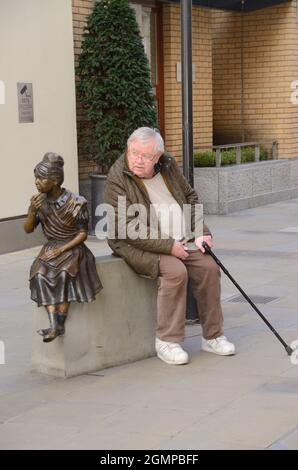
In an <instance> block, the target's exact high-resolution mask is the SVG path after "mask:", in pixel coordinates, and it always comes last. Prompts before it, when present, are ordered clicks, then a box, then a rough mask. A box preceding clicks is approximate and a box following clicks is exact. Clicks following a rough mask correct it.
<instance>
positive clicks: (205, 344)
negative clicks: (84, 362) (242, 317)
mask: <svg viewBox="0 0 298 470" xmlns="http://www.w3.org/2000/svg"><path fill="white" fill-rule="evenodd" d="M119 198H120V199H119ZM123 198H125V201H126V204H127V209H128V210H127V212H126V213H125V215H123V214H121V217H122V219H123V217H124V218H125V224H126V228H129V226H131V225H133V224H134V222H135V224H134V225H133V227H134V229H136V228H139V229H140V233H141V232H142V236H139V237H137V236H135V233H136V232H133V233H129V230H127V231H126V235H125V236H123V234H121V236H120V235H119V232H116V235H115V238H110V237H109V239H108V242H109V245H110V247H111V248H112V250H113V251H114V253H115V254H116V255H118V256H120V257H121V258H123V259H124V260H125V261H126V262H127V263H128V264H129V265H130V266H131V267H132V268H133V269H134V271H135V272H136V273H138V274H139V275H142V276H146V277H149V278H152V279H156V278H157V279H158V293H157V328H156V341H155V347H156V352H157V356H158V357H159V358H160V359H161V360H163V361H164V362H166V363H168V364H186V363H187V362H188V361H189V357H188V354H187V352H186V351H184V350H183V349H182V347H181V346H180V344H179V343H181V342H182V341H183V339H184V329H185V312H186V295H187V281H188V276H189V277H190V278H191V280H192V286H193V294H194V297H195V299H196V302H197V306H198V311H199V314H200V321H201V326H202V349H203V350H204V351H208V352H212V353H215V354H220V355H226V356H227V355H232V354H234V353H235V347H234V345H233V344H232V343H230V342H229V341H228V340H227V338H226V337H225V336H223V329H222V328H223V315H222V309H221V305H220V271H219V268H218V266H217V264H216V263H215V261H214V260H213V259H212V258H211V257H210V255H208V254H206V253H205V250H204V248H203V247H202V243H203V241H205V242H206V243H207V244H208V245H209V246H210V247H212V246H213V242H212V235H211V233H210V231H209V229H208V227H207V226H206V225H205V224H204V225H203V224H201V225H203V231H201V232H200V233H198V231H197V227H195V226H196V225H197V220H196V214H197V213H198V211H195V210H194V209H195V207H196V205H198V197H197V194H196V192H195V191H194V190H193V189H192V187H191V186H190V185H189V184H188V182H187V181H186V179H185V178H184V177H183V175H182V174H181V172H180V170H179V168H178V165H177V163H176V161H175V159H174V158H172V157H170V156H169V155H168V154H166V153H165V149H164V142H163V139H162V137H161V135H160V134H159V133H158V131H156V130H155V129H151V128H148V127H141V128H139V129H137V130H136V131H135V132H133V133H132V135H131V136H130V137H129V139H128V141H127V150H126V153H125V155H123V156H121V157H120V158H119V159H118V160H117V161H116V162H115V163H114V165H113V166H112V167H111V169H110V172H109V175H108V178H107V183H106V197H105V199H106V203H108V204H110V205H112V206H113V208H114V210H115V214H116V221H115V227H116V228H117V226H118V221H119V218H120V209H119V207H120V206H119V200H122V201H123ZM132 204H134V206H133V207H134V208H135V207H138V206H135V204H139V207H141V208H142V207H143V208H145V209H146V211H145V212H146V216H145V218H144V216H143V218H141V219H140V212H142V211H140V210H132V211H130V210H129V207H132V206H131V205H132ZM185 204H188V205H189V206H190V208H191V216H190V217H189V219H190V225H191V227H190V228H191V232H190V231H189V230H188V231H187V230H186V231H184V232H183V231H182V232H181V231H179V228H180V227H185V226H186V225H187V224H186V222H185V220H186V219H187V218H186V217H184V212H183V206H184V205H185ZM152 208H153V209H154V210H153V212H154V213H155V215H157V217H155V218H154V217H152V210H150V209H152ZM158 217H159V218H160V217H161V220H160V219H159V218H158ZM165 219H168V221H169V223H168V224H164V223H163V224H162V229H161V227H160V226H161V223H162V222H163V220H165ZM153 220H155V221H156V220H157V224H158V230H157V231H154V230H153V231H152V227H151V225H152V223H153V222H152V221H153ZM144 226H145V235H146V236H144V230H141V229H144ZM153 228H154V227H153ZM152 233H153V235H154V234H155V236H152ZM156 233H157V235H156ZM185 233H187V234H189V233H192V234H193V239H191V238H189V237H188V236H187V235H185Z"/></svg>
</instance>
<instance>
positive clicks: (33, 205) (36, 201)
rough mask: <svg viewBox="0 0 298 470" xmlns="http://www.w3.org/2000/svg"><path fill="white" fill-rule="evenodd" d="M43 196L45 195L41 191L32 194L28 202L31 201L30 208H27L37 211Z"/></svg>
mask: <svg viewBox="0 0 298 470" xmlns="http://www.w3.org/2000/svg"><path fill="white" fill-rule="evenodd" d="M44 198H45V195H44V194H41V193H38V194H35V195H34V196H32V198H31V199H30V202H31V204H30V208H29V209H30V211H31V212H37V211H38V209H40V208H41V206H42V203H43V201H44Z"/></svg>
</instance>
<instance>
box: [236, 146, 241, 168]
mask: <svg viewBox="0 0 298 470" xmlns="http://www.w3.org/2000/svg"><path fill="white" fill-rule="evenodd" d="M236 163H237V165H240V163H241V148H240V147H236Z"/></svg>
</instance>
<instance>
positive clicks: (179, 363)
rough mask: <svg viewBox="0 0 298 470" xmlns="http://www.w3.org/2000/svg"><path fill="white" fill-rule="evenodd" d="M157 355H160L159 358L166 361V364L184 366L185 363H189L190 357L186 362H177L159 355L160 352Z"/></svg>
mask: <svg viewBox="0 0 298 470" xmlns="http://www.w3.org/2000/svg"><path fill="white" fill-rule="evenodd" d="M157 357H158V359H160V360H161V361H162V362H165V363H166V364H170V365H172V366H183V365H185V364H188V363H189V359H188V360H187V361H186V362H175V361H167V360H166V359H164V358H163V357H161V356H159V354H157Z"/></svg>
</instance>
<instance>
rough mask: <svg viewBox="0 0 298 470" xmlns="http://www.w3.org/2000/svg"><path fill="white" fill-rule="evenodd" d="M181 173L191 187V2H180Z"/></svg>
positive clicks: (185, 0)
mask: <svg viewBox="0 0 298 470" xmlns="http://www.w3.org/2000/svg"><path fill="white" fill-rule="evenodd" d="M180 5H181V63H182V126H183V173H184V176H185V177H186V179H187V180H188V182H189V184H190V185H191V186H193V113H192V0H181V1H180Z"/></svg>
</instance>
